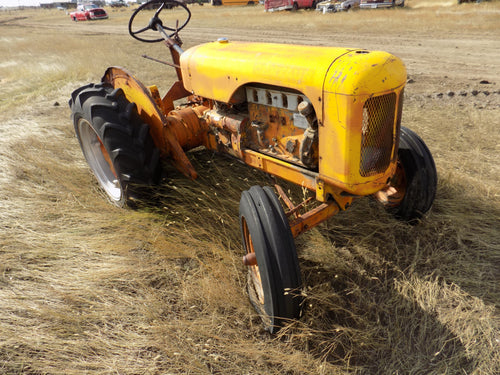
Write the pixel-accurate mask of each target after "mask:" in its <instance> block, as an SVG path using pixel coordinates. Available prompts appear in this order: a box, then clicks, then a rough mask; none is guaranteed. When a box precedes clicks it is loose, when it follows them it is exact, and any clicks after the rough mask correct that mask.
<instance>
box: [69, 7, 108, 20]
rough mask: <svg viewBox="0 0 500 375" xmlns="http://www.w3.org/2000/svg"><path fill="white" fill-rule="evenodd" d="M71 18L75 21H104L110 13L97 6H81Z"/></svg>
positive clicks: (72, 13)
mask: <svg viewBox="0 0 500 375" xmlns="http://www.w3.org/2000/svg"><path fill="white" fill-rule="evenodd" d="M69 16H70V17H71V19H72V20H73V21H87V20H104V19H106V18H108V13H106V11H105V10H104V9H102V8H99V7H98V6H97V5H95V4H80V5H78V7H77V8H76V11H75V12H71V13H70V14H69Z"/></svg>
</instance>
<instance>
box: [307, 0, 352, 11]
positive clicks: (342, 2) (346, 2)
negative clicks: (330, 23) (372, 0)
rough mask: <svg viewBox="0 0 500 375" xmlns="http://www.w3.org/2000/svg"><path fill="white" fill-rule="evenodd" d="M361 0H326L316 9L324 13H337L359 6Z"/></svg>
mask: <svg viewBox="0 0 500 375" xmlns="http://www.w3.org/2000/svg"><path fill="white" fill-rule="evenodd" d="M360 1H361V0H326V1H322V2H321V3H318V5H316V10H317V11H320V12H323V13H335V12H340V11H343V10H351V9H355V8H359V2H360Z"/></svg>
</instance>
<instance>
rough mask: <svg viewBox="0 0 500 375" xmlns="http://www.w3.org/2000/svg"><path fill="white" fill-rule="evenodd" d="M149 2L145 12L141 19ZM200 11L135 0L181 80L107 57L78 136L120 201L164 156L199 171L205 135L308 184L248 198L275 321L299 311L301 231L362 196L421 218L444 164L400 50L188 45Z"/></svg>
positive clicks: (402, 215)
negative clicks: (418, 112) (176, 16)
mask: <svg viewBox="0 0 500 375" xmlns="http://www.w3.org/2000/svg"><path fill="white" fill-rule="evenodd" d="M174 6H175V7H176V11H179V7H180V8H182V9H183V10H184V11H185V12H186V14H187V16H186V19H185V21H184V22H183V23H182V24H179V22H177V25H176V26H175V27H167V26H164V25H163V23H162V21H161V16H162V12H163V11H164V10H165V9H171V8H173V7H174ZM151 9H153V10H151ZM155 9H156V10H155ZM145 13H146V14H149V15H150V16H148V19H149V18H150V19H149V21H148V22H147V23H146V24H145V25H140V26H142V28H136V27H135V26H136V25H135V23H137V20H138V19H139V18H140V17H138V15H143V14H145ZM190 17H191V13H190V11H189V9H188V8H187V7H186V5H184V3H181V2H178V1H176V0H153V1H150V2H148V3H145V4H143V5H141V6H140V7H138V8H137V9H136V10H135V11H134V13H133V14H132V16H131V18H130V21H129V33H130V34H131V36H132V37H134V38H135V39H138V40H140V41H143V42H148V43H153V42H164V43H165V44H166V46H167V47H168V48H169V50H170V53H171V56H172V60H173V61H172V63H169V65H171V66H172V67H173V68H174V69H175V71H176V73H177V78H178V80H177V81H176V82H174V83H173V84H172V86H171V88H170V89H169V90H168V92H167V93H166V94H165V95H164V96H163V97H161V96H160V94H159V92H158V89H157V87H156V86H149V87H146V86H144V85H143V84H142V83H141V82H139V81H138V80H137V79H136V78H135V77H134V76H133V75H132V74H130V73H129V72H127V71H126V70H124V69H122V68H117V67H110V68H108V69H107V70H106V72H105V74H104V76H103V78H102V82H101V83H98V84H89V85H86V86H83V87H81V88H79V89H77V90H75V91H74V92H73V94H72V97H71V99H70V101H69V105H70V107H71V110H72V120H73V123H74V127H75V131H76V135H77V137H78V139H79V142H80V145H81V148H82V150H83V153H84V155H85V158H86V159H87V162H88V164H89V165H90V168H91V169H92V170H93V172H94V174H95V176H96V178H97V181H98V182H99V184H100V185H101V187H102V188H103V190H104V191H105V192H106V193H107V195H108V196H109V199H110V200H111V202H112V203H114V204H115V205H118V206H124V205H126V204H127V202H129V201H130V200H132V199H134V198H135V197H136V196H138V195H140V186H141V185H142V186H144V185H151V184H155V183H158V180H159V177H160V174H161V171H160V165H161V164H160V160H161V159H164V160H168V161H170V162H171V163H172V164H173V165H174V166H175V167H176V168H177V169H178V170H179V171H181V172H182V173H183V174H184V175H186V176H187V177H188V178H191V179H195V178H196V177H197V173H196V171H195V169H194V168H193V166H192V164H191V163H190V161H189V158H188V157H187V155H186V151H188V150H190V149H193V148H195V147H200V146H204V147H205V148H207V149H209V150H215V151H218V152H222V153H227V154H229V155H232V156H234V157H235V158H238V159H240V160H242V161H243V162H244V163H246V164H248V165H250V166H252V167H254V168H257V169H259V170H261V171H264V172H267V173H268V174H270V175H273V176H276V177H279V178H281V179H284V180H287V181H290V182H292V183H294V184H296V185H299V186H301V187H303V188H305V189H308V190H309V191H311V192H312V193H313V197H312V198H310V199H309V200H308V201H307V202H303V203H301V204H299V205H294V204H293V203H292V202H291V200H290V199H289V198H288V197H287V196H286V194H285V193H284V191H283V189H282V188H280V187H279V186H276V192H277V194H276V192H275V190H274V189H273V188H270V187H260V186H253V187H252V188H250V189H249V190H248V191H244V192H243V193H242V196H241V201H240V209H239V222H240V228H241V233H242V240H243V247H244V250H245V252H246V255H245V256H244V257H243V263H244V264H245V265H246V266H248V277H249V287H248V292H249V297H250V300H251V302H252V304H253V305H254V307H255V308H256V310H257V312H258V313H259V315H260V316H261V317H262V319H263V322H264V324H265V326H266V328H267V329H268V330H269V331H270V332H275V331H276V330H277V329H279V327H280V324H281V323H282V322H283V321H285V320H289V319H296V318H299V317H300V314H301V302H302V298H301V288H302V281H301V275H300V268H299V262H298V258H297V252H296V248H295V243H294V238H295V237H297V236H298V235H299V234H301V233H303V232H305V231H307V230H309V229H311V228H313V227H314V226H316V225H318V224H319V223H321V222H323V221H325V220H326V219H328V218H330V217H332V216H333V215H335V214H336V213H337V212H339V211H340V210H346V209H347V208H348V207H349V206H350V205H351V204H352V202H353V201H354V200H356V199H359V198H362V197H366V196H371V197H373V198H375V199H376V200H378V201H380V202H381V203H382V204H383V205H385V206H386V207H387V209H388V210H389V211H390V212H392V213H393V214H394V215H395V216H396V217H397V218H399V219H402V220H406V221H414V220H418V219H419V218H420V217H422V216H423V215H424V214H425V213H426V212H427V211H428V210H429V209H430V208H431V205H432V203H433V200H434V196H435V192H436V183H437V176H436V168H435V165H434V161H433V158H432V155H431V153H430V152H429V149H428V148H427V146H426V145H425V143H424V142H423V141H422V140H421V138H420V137H418V136H417V135H416V134H415V133H414V132H413V131H411V130H410V129H407V128H405V127H402V126H401V115H402V109H403V89H404V87H405V83H406V70H405V67H404V65H403V63H402V62H401V60H400V59H398V58H397V57H395V56H393V55H391V54H389V53H386V52H381V51H367V50H364V49H349V48H333V47H315V46H300V45H284V44H271V43H247V42H236V41H231V40H227V39H219V40H217V41H214V42H211V43H206V44H201V45H198V46H195V47H192V48H190V49H188V50H186V51H184V50H182V48H181V44H182V43H181V40H180V38H179V34H178V32H179V31H180V30H182V29H183V28H184V27H185V26H186V25H187V23H188V21H189V19H190ZM179 101H180V102H181V103H182V104H180V105H177V106H174V102H177V103H179ZM227 173H231V171H227ZM311 199H312V200H313V201H314V202H317V203H315V204H312V203H314V202H310V201H311ZM305 203H308V204H307V205H306V204H305ZM311 205H312V206H313V207H315V208H313V209H310V210H308V211H306V210H305V207H306V206H307V207H310V206H311ZM304 211H306V212H304Z"/></svg>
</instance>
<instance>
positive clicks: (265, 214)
mask: <svg viewBox="0 0 500 375" xmlns="http://www.w3.org/2000/svg"><path fill="white" fill-rule="evenodd" d="M239 217H240V228H241V233H242V237H243V246H244V249H245V251H246V254H247V257H248V256H250V257H253V259H254V263H251V264H248V293H249V297H250V301H251V303H252V305H253V306H254V308H255V310H256V311H257V313H258V314H259V315H260V317H261V318H262V321H263V323H264V326H265V328H266V329H267V330H268V331H269V332H271V333H275V332H277V331H278V330H279V327H280V326H281V324H282V323H283V322H284V321H286V320H290V319H297V318H299V317H300V314H301V301H302V298H301V295H300V289H301V286H302V281H301V277H300V268H299V263H298V258H297V251H296V248H295V242H294V239H293V236H292V233H291V231H290V226H289V224H288V219H287V218H286V216H285V213H284V212H283V208H282V207H281V204H280V203H279V200H278V198H277V197H276V194H275V193H274V192H273V191H272V189H271V188H269V187H265V188H262V187H260V186H253V187H251V188H250V189H249V190H248V191H244V192H243V194H242V196H241V201H240V215H239Z"/></svg>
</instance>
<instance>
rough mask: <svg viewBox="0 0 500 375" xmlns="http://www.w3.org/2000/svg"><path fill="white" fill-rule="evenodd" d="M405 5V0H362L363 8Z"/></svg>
mask: <svg viewBox="0 0 500 375" xmlns="http://www.w3.org/2000/svg"><path fill="white" fill-rule="evenodd" d="M395 6H398V7H404V6H405V0H361V3H360V5H359V7H360V8H361V9H375V8H392V7H395Z"/></svg>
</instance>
